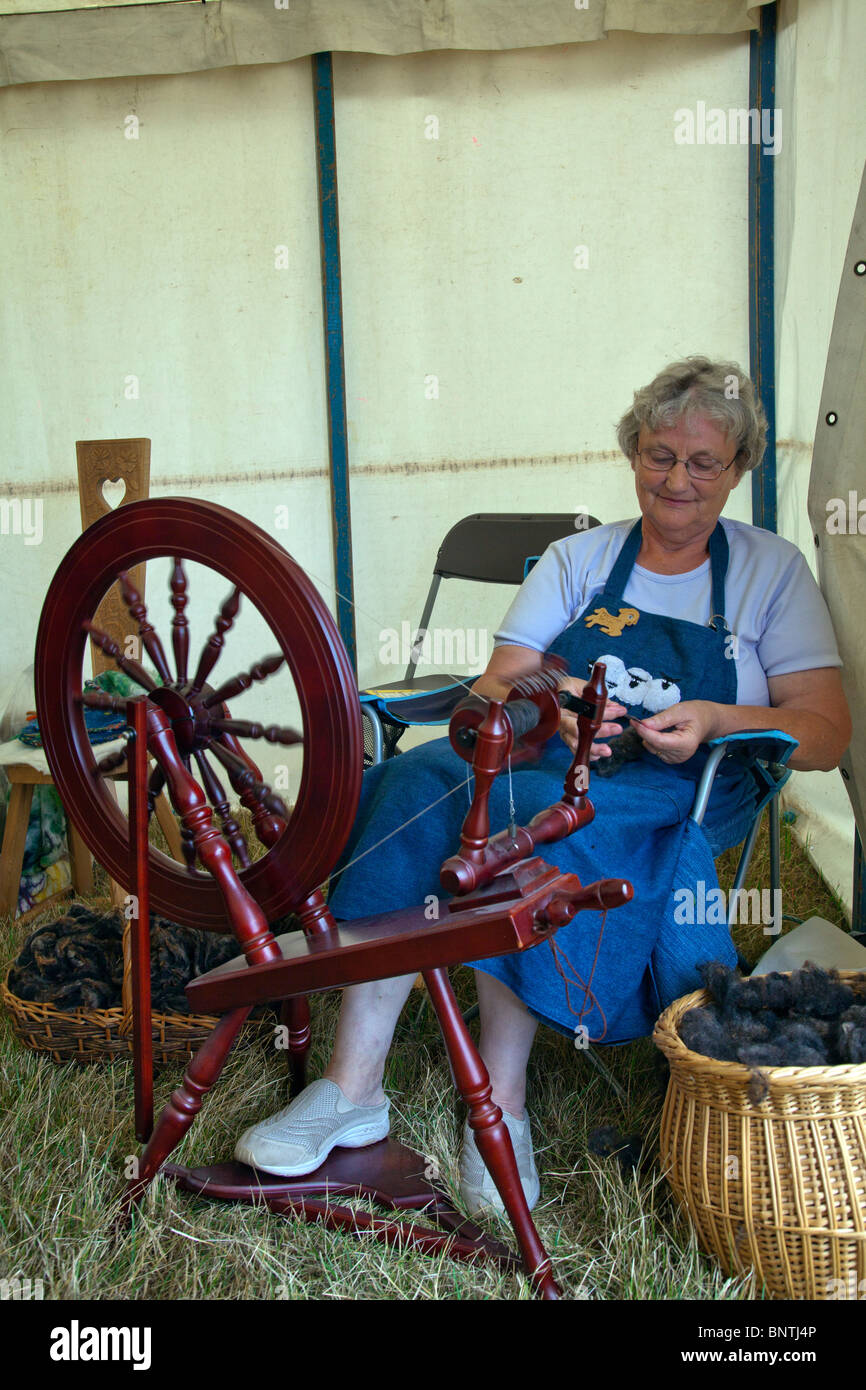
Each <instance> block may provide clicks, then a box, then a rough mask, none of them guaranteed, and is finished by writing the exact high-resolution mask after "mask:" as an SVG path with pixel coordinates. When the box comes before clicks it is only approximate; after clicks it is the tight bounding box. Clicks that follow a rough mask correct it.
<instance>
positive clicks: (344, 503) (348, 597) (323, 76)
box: [313, 53, 358, 677]
mask: <svg viewBox="0 0 866 1390" xmlns="http://www.w3.org/2000/svg"><path fill="white" fill-rule="evenodd" d="M313 105H314V111H315V121H316V179H317V183H318V190H319V233H320V239H321V250H322V310H323V317H324V325H325V377H326V386H327V397H328V451H329V458H330V473H331V519H332V524H333V535H334V568H335V580H336V588H337V626H338V628H339V629H340V636H341V637H342V639H343V643H344V645H345V648H346V651H347V652H348V653H349V660H350V661H351V663H352V666H353V668H354V671H355V675H356V677H357V674H358V652H357V642H356V639H355V605H354V578H353V573H352V515H351V508H350V505H349V443H348V429H347V425H346V370H345V362H344V359H343V296H342V288H341V273H340V222H339V213H338V207H337V141H336V133H335V129H334V71H333V66H332V63H331V55H330V53H314V54H313Z"/></svg>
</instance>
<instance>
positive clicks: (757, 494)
mask: <svg viewBox="0 0 866 1390" xmlns="http://www.w3.org/2000/svg"><path fill="white" fill-rule="evenodd" d="M775 96H776V5H775V4H772V5H762V6H761V10H760V28H759V29H758V30H757V31H755V30H753V31H752V33H751V35H750V37H749V106H750V108H751V109H752V110H756V111H757V112H758V113H759V115H758V118H757V127H758V131H759V132H760V133H761V134H762V135H763V120H762V116H761V114H760V113H762V112H763V111H765V110H769V111H771V112H772V111H774V110H775V105H776V102H775ZM755 133H757V132H755ZM775 158H776V156H775V155H773V154H770V153H768V151H767V150H766V149H765V147H764V144H763V142H762V141H760V142H759V141H755V140H754V139H753V140H752V141H751V142H750V144H749V373H750V375H751V378H752V380H753V381H754V383H755V385H756V387H757V388H758V394H759V396H760V398H761V401H762V403H763V406H764V410H765V412H766V415H767V423H768V425H769V429H768V432H767V452H766V454H765V455H764V462H763V464H762V466H761V467H760V468H759V469H757V470H756V471H755V472H754V473H753V474H752V521H753V522H754V524H755V525H756V526H763V527H765V528H766V529H767V530H768V531H775V530H776V361H775V351H776V342H775V339H776V335H775V321H774V316H775V296H774V286H773V276H774V271H775V258H774V250H773V238H774V220H773V174H774V169H775V164H774V161H775Z"/></svg>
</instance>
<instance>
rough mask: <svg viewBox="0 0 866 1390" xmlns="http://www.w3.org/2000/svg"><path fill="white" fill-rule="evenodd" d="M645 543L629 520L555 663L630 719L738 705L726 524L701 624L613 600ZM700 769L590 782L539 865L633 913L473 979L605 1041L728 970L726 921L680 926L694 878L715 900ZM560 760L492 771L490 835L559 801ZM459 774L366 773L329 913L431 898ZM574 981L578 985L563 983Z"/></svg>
mask: <svg viewBox="0 0 866 1390" xmlns="http://www.w3.org/2000/svg"><path fill="white" fill-rule="evenodd" d="M640 544H641V525H640V521H638V522H637V523H636V524H635V526H634V527H633V528H632V530H631V531H630V532H629V535H628V536H627V538H626V541H625V543H624V545H623V548H622V551H621V552H620V554H619V556H618V557H617V560H616V563H615V564H614V566H613V568H612V570H611V572H610V575H609V577H608V580H607V583H606V585H605V588H604V591H603V593H602V594H600V595H599V596H598V598H597V599H596V600H595V602H594V603H592V604H591V605H590V607H589V609H587V611H586V612H585V613H583V614H582V615H581V616H580V617H579V618H578V619H577V620H576V621H575V622H574V623H572V625H571V626H570V627H568V628H566V629H565V631H564V632H563V633H562V634H561V635H560V636H559V637H558V638H557V640H556V641H555V642H554V643H553V646H552V647H551V651H554V652H556V653H558V654H559V655H561V656H563V657H564V658H565V659H566V661H567V662H568V665H569V669H570V671H571V672H572V674H573V675H575V676H577V677H578V678H581V677H583V676H584V675H585V674H587V672H588V669H589V668H590V667H591V666H592V665H593V663H594V662H595V661H597V660H600V659H603V660H606V663H607V666H608V683H609V688H610V689H611V697H612V698H613V699H617V700H618V701H619V702H620V703H623V704H626V705H628V706H629V713H630V714H633V715H635V716H636V717H646V716H647V715H648V714H649V713H654V712H656V711H657V710H659V709H663V708H667V707H668V705H671V704H675V703H678V702H679V701H680V700H690V699H708V700H714V701H719V702H721V703H724V704H734V703H736V695H737V673H736V662H735V661H734V660H733V659H731V658H730V657H729V656H728V655H726V636H727V624H726V623H725V621H724V611H725V573H726V570H727V562H728V544H727V539H726V537H725V533H724V531H723V529H722V527H721V526H720V525H717V526H716V529H715V531H714V532H713V534H712V536H711V538H710V570H711V583H712V600H713V601H712V608H711V621H710V624H709V625H708V626H707V627H702V626H701V625H700V624H697V623H691V622H686V621H684V620H682V619H675V618H669V617H666V616H664V615H661V614H656V613H647V612H645V611H643V610H638V609H636V608H634V606H633V605H628V604H626V603H625V602H624V601H623V592H624V590H625V587H626V584H627V582H628V578H629V575H630V574H631V571H632V568H633V565H634V562H635V558H636V556H637V554H638V551H639V549H640ZM705 758H706V753H705V752H704V751H703V750H699V751H698V752H697V753H696V754H695V755H694V756H693V757H692V758H690V759H689V760H688V761H687V762H684V763H679V764H676V765H671V764H667V763H663V762H662V761H661V760H660V759H659V758H656V757H655V756H654V755H653V754H650V753H648V752H644V753H643V754H642V756H641V757H640V759H639V760H638V761H636V762H632V763H626V764H624V765H623V767H622V768H621V769H620V771H619V772H618V774H617V775H616V776H614V777H612V778H610V779H600V778H598V777H596V778H593V777H592V774H590V793H589V794H590V799H591V801H592V802H593V805H594V806H595V809H596V815H595V819H594V820H593V821H592V822H591V823H590V824H589V825H587V826H585V827H584V828H583V829H581V830H579V831H577V833H576V834H574V835H572V836H569V837H568V838H567V839H564V840H559V841H557V842H556V843H554V844H551V845H544V846H542V847H541V848H540V850H539V856H540V857H541V858H542V859H544V860H545V861H546V862H548V863H550V864H555V865H557V866H558V867H559V868H560V870H561V871H562V872H563V873H576V874H577V875H578V876H579V878H580V879H581V881H582V882H584V883H589V882H592V881H594V880H595V879H599V878H608V877H610V878H627V879H629V880H630V881H631V883H632V884H633V886H634V899H633V901H632V902H630V903H627V904H626V905H625V906H623V907H619V908H617V909H616V910H615V911H612V912H610V913H609V914H608V915H607V918H606V920H605V921H604V930H603V933H601V928H602V914H600V913H595V912H582V913H579V914H578V915H577V917H576V918H575V919H574V921H573V922H571V923H569V924H568V925H567V926H566V927H563V928H561V929H560V930H559V931H558V932H557V933H556V937H555V942H556V946H557V951H556V953H554V951H553V949H552V948H551V947H550V946H549V945H548V944H544V945H541V946H538V947H535V948H534V949H532V950H530V951H526V952H522V953H520V954H516V955H510V956H502V957H499V958H496V959H491V960H484V961H477V962H473V964H475V966H476V968H477V969H480V970H483V971H485V972H486V973H487V974H491V975H495V976H496V977H497V978H499V979H501V980H502V981H503V982H504V983H505V984H506V985H507V986H508V987H509V988H510V989H511V990H513V992H514V993H515V994H517V995H518V996H519V997H520V998H521V999H522V1000H523V1001H524V1003H525V1004H526V1005H527V1007H528V1008H529V1009H530V1010H531V1011H532V1012H533V1013H534V1014H535V1015H536V1016H537V1017H538V1018H540V1019H541V1020H542V1021H543V1022H545V1023H547V1024H549V1025H550V1026H551V1027H553V1028H556V1029H557V1030H558V1031H560V1032H563V1033H568V1034H573V1033H574V1032H575V1030H576V1029H577V1028H585V1029H586V1030H587V1032H588V1035H589V1037H590V1038H593V1039H598V1040H603V1041H604V1042H606V1043H613V1042H626V1041H629V1040H630V1039H632V1038H636V1037H641V1036H644V1035H645V1034H647V1033H648V1032H650V1031H651V1029H652V1026H653V1023H654V1022H655V1019H656V1017H657V1016H658V1013H659V1012H660V1009H661V1008H663V1007H665V1006H666V1005H667V1004H668V1003H669V1002H670V1001H671V1000H672V999H675V998H677V997H678V996H679V995H682V994H685V993H687V992H688V991H689V990H691V989H694V988H696V987H697V986H698V984H699V983H700V980H699V977H698V973H697V966H698V964H699V963H700V962H702V961H705V960H723V961H725V962H726V963H727V964H729V965H733V964H734V963H735V961H736V952H735V950H734V947H733V945H732V942H731V938H730V933H729V931H728V929H727V927H726V926H725V925H724V924H720V925H711V924H707V925H697V926H694V925H692V926H687V925H686V926H684V925H678V924H677V922H676V921H675V919H674V912H675V909H676V907H677V901H676V900H675V899H674V892H675V891H676V890H677V889H678V888H682V887H683V886H687V887H690V886H692V885H696V884H697V882H698V881H701V880H703V882H704V883H705V885H706V889H707V891H709V889H710V888H712V887H715V886H716V884H717V879H716V874H715V865H714V862H713V853H712V851H711V849H710V845H709V842H708V840H707V838H706V836H705V835H704V833H703V831H702V830H701V829H700V828H699V827H698V826H696V825H695V824H694V822H692V821H690V820H689V812H690V810H691V807H692V804H693V801H694V794H695V782H696V779H697V777H698V776H699V775H700V771H701V768H702V767H703V763H704V761H705ZM570 761H571V754H570V753H569V751H568V749H567V748H566V746H565V744H564V743H563V742H562V740H561V739H560V738H559V736H558V735H557V736H556V737H555V738H553V739H551V740H550V742H549V743H548V744H547V745H546V747H545V749H544V752H543V754H542V757H541V759H540V761H539V762H537V763H534V764H529V765H526V766H521V767H519V768H515V769H514V772H513V775H512V776H511V777H510V778H509V775H508V773H507V772H503V773H502V774H500V776H499V777H497V779H496V781H495V782H494V784H493V788H492V791H491V797H490V815H491V831H492V832H494V833H495V831H496V830H499V829H502V828H504V826H505V825H506V824H507V822H508V818H509V795H513V800H514V806H515V819H516V820H517V822H518V823H520V824H524V825H525V824H526V823H527V822H528V821H529V820H531V819H532V817H533V816H534V815H535V813H536V812H537V811H539V810H541V809H542V808H543V807H544V806H547V805H550V804H551V803H552V802H554V801H556V800H558V799H559V797H560V796H561V794H562V782H563V779H564V777H565V773H566V771H567V768H568V766H569V763H570ZM466 773H467V766H466V764H465V763H463V762H461V760H460V759H458V757H457V755H456V754H455V753H454V752H453V750H452V749H451V747H450V744H449V743H448V740H447V739H439V740H436V741H435V742H432V743H428V744H424V745H422V746H421V747H419V748H415V749H413V750H411V751H410V752H409V753H404V754H403V755H401V756H400V757H398V758H395V759H391V760H389V761H388V762H386V763H384V764H381V765H380V766H379V767H376V768H371V769H370V770H369V771H368V772H367V773H365V775H364V787H363V792H362V802H361V809H360V812H359V816H358V819H357V820H356V824H355V827H354V830H353V834H352V837H351V839H350V842H349V845H348V846H347V849H346V852H345V853H344V855H343V859H342V860H341V864H340V866H338V869H339V868H341V867H342V866H343V865H349V864H350V863H351V867H348V868H347V869H346V871H345V872H344V873H343V874H342V876H341V877H340V878H339V879H338V880H337V882H336V885H335V886H334V887H333V889H332V892H331V896H330V903H331V907H332V910H333V911H334V913H335V915H336V916H337V917H339V918H343V919H346V918H350V917H354V916H363V915H366V914H371V913H375V912H385V911H389V910H391V909H393V908H398V907H406V906H410V905H412V904H415V903H420V902H422V901H424V899H425V898H426V897H429V896H430V895H440V894H441V889H440V887H439V884H438V870H439V866H440V864H441V862H442V860H443V859H445V858H446V857H447V856H448V855H449V854H451V853H453V852H454V851H455V850H456V848H457V846H458V844H459V835H460V827H461V824H462V820H463V817H464V816H465V814H466V809H467V804H468V788H465V786H464V784H465V783H466ZM717 782H718V779H717ZM455 788H456V789H457V790H456V791H455ZM713 799H714V801H715V800H717V797H716V792H715V790H714V795H713ZM720 799H721V801H722V802H724V803H725V805H726V809H727V811H729V812H731V813H732V814H733V813H736V814H738V815H740V820H741V821H742V815H741V811H742V808H743V807H744V806H747V804H750V805H751V806H753V805H754V795H753V791H752V789H751V786H750V785H746V783H745V782H744V780H743V778H742V776H740V777H739V778H738V779H734V780H732V781H731V782H730V783H729V784H728V785H727V786H725V785H724V784H722V787H721V791H720ZM433 803H436V804H435V805H434V804H433ZM427 807H432V809H431V810H427V811H425V808H427ZM407 823H408V824H407ZM600 933H601V936H600ZM563 975H564V976H565V979H564V978H563ZM569 978H570V979H571V980H579V981H581V982H582V985H583V987H582V986H581V985H576V984H574V983H570V984H568V985H566V980H568V979H569ZM590 983H591V989H587V988H586V987H585V986H586V985H589V984H590Z"/></svg>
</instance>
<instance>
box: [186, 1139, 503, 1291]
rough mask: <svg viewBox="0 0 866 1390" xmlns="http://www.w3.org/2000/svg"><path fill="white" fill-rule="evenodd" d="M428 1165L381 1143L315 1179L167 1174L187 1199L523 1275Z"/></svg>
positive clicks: (223, 1169)
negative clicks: (419, 1218) (408, 1217)
mask: <svg viewBox="0 0 866 1390" xmlns="http://www.w3.org/2000/svg"><path fill="white" fill-rule="evenodd" d="M428 1166H429V1165H428V1163H427V1161H426V1160H425V1159H424V1158H423V1157H422V1156H421V1154H418V1153H415V1152H414V1151H413V1150H412V1149H409V1148H407V1147H406V1145H405V1144H400V1143H398V1142H397V1141H396V1140H394V1139H382V1140H380V1142H379V1143H377V1144H371V1145H369V1147H368V1148H365V1149H341V1148H337V1149H334V1150H333V1152H332V1153H331V1154H330V1156H329V1157H328V1158H327V1159H326V1160H325V1162H324V1163H323V1164H322V1165H321V1167H319V1168H317V1169H316V1171H315V1172H314V1173H307V1174H305V1175H304V1176H303V1177H299V1178H280V1177H274V1176H273V1175H272V1174H270V1173H262V1172H259V1171H258V1170H257V1169H255V1168H249V1167H247V1165H246V1164H244V1163H235V1162H231V1163H216V1164H213V1165H212V1166H210V1167H206V1168H184V1167H182V1166H181V1165H179V1164H176V1163H167V1164H165V1166H164V1167H163V1169H162V1171H163V1172H164V1173H165V1175H166V1176H167V1177H169V1178H171V1179H172V1180H173V1181H174V1182H176V1183H177V1185H178V1187H181V1188H183V1189H184V1190H185V1191H187V1192H195V1193H198V1194H200V1195H202V1196H206V1197H213V1198H216V1199H217V1200H221V1201H229V1202H264V1203H265V1205H266V1206H268V1207H270V1209H271V1210H272V1211H275V1212H279V1213H280V1214H281V1215H284V1216H297V1217H301V1218H303V1219H304V1220H307V1221H317V1220H318V1221H323V1222H324V1223H325V1224H326V1225H328V1226H331V1227H332V1228H336V1229H340V1230H350V1231H355V1232H357V1231H370V1232H371V1233H372V1234H374V1235H375V1236H376V1238H377V1239H379V1240H382V1241H384V1242H385V1243H387V1244H390V1245H403V1246H413V1247H415V1248H416V1249H420V1250H422V1251H423V1252H424V1253H425V1254H439V1253H441V1252H443V1251H444V1252H445V1253H446V1254H448V1255H450V1256H452V1257H453V1258H454V1259H460V1260H473V1259H477V1260H494V1261H495V1262H496V1263H497V1264H499V1265H502V1266H504V1267H506V1268H518V1267H519V1263H520V1262H519V1261H518V1260H517V1258H516V1257H515V1256H514V1255H513V1254H512V1253H511V1251H510V1250H509V1249H508V1247H507V1246H506V1245H503V1243H502V1242H501V1241H498V1240H495V1239H494V1238H493V1237H491V1236H488V1235H487V1234H486V1232H484V1231H482V1230H481V1228H480V1227H479V1226H476V1225H475V1223H474V1222H472V1221H468V1220H466V1219H465V1218H464V1217H462V1216H461V1215H460V1213H459V1212H458V1211H456V1210H455V1208H454V1207H453V1205H452V1203H451V1201H450V1199H449V1197H448V1196H447V1194H446V1193H444V1192H443V1191H441V1190H440V1189H439V1188H436V1187H434V1186H432V1184H431V1183H430V1182H429V1181H428V1180H427V1179H426V1178H425V1176H424V1170H425V1168H427V1167H428ZM339 1197H366V1198H368V1199H370V1200H372V1201H373V1202H376V1203H377V1205H379V1206H381V1207H385V1208H388V1209H390V1210H396V1211H416V1212H418V1213H419V1214H423V1215H425V1216H427V1217H428V1218H429V1219H432V1220H435V1221H437V1222H438V1223H439V1225H440V1227H444V1229H440V1230H434V1229H431V1228H430V1227H424V1226H416V1225H412V1224H409V1223H405V1222H399V1223H398V1222H394V1221H388V1220H385V1219H383V1218H381V1217H373V1216H370V1214H369V1213H368V1212H364V1211H360V1210H357V1209H354V1208H350V1207H345V1206H340V1205H339V1204H337V1203H336V1202H335V1199H336V1198H339Z"/></svg>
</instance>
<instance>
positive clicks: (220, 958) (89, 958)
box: [9, 903, 239, 1014]
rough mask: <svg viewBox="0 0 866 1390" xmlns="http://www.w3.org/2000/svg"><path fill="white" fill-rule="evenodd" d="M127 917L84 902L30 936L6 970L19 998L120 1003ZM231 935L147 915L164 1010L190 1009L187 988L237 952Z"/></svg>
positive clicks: (157, 997)
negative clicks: (195, 979)
mask: <svg viewBox="0 0 866 1390" xmlns="http://www.w3.org/2000/svg"><path fill="white" fill-rule="evenodd" d="M123 926H124V922H123V917H122V916H121V914H120V913H119V912H117V911H114V912H104V913H99V912H94V911H93V910H92V909H91V908H89V907H85V906H84V905H83V904H81V903H75V904H73V906H72V907H70V909H69V911H68V913H67V914H66V915H65V916H64V917H60V918H58V919H57V921H55V922H51V923H50V924H49V925H48V926H45V927H42V928H40V929H39V930H38V931H35V932H33V933H32V935H30V936H29V937H28V938H27V940H26V941H25V943H24V946H23V948H22V950H21V952H20V953H19V955H18V958H17V960H16V961H15V964H14V965H13V966H12V969H11V971H10V972H9V989H10V990H11V991H12V993H13V994H15V995H17V996H18V998H19V999H26V1000H30V1001H32V1002H34V1003H41V1004H53V1005H54V1007H55V1008H57V1009H62V1010H71V1009H78V1008H85V1009H112V1008H119V1007H120V1005H121V1003H122V998H121V989H122V984H123ZM238 950H239V948H238V943H237V941H236V940H235V938H234V937H233V936H230V935H229V936H217V935H215V934H214V933H212V932H200V931H192V930H191V929H190V928H188V927H180V926H177V924H176V923H174V922H169V921H167V920H166V919H165V918H164V917H157V916H151V919H150V969H151V1000H152V1007H153V1009H154V1010H156V1011H157V1012H160V1013H179V1014H188V1013H189V1005H188V1004H187V1002H186V995H185V994H184V986H185V985H186V984H188V983H189V981H190V980H191V979H193V977H194V976H196V975H203V974H205V973H206V971H208V970H213V969H214V968H215V967H216V966H217V965H222V964H223V962H224V961H227V960H231V959H232V957H233V956H236V955H237V954H238Z"/></svg>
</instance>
